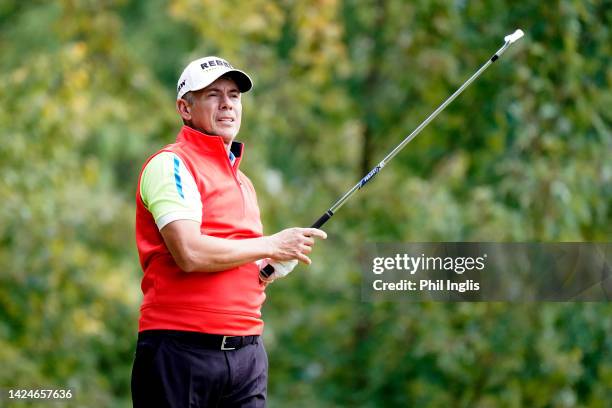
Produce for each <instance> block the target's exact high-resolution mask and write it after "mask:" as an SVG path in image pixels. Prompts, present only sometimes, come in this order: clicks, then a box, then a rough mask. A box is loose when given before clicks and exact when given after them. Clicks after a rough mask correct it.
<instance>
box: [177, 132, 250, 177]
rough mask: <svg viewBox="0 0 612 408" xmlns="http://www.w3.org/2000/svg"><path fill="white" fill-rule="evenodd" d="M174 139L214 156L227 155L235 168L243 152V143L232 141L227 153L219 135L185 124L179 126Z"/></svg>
mask: <svg viewBox="0 0 612 408" xmlns="http://www.w3.org/2000/svg"><path fill="white" fill-rule="evenodd" d="M176 141H177V142H187V143H189V144H190V145H192V146H194V147H195V148H196V149H198V150H201V151H203V152H205V153H208V154H212V155H215V156H226V157H228V156H229V160H230V163H231V165H232V167H234V168H236V169H237V168H238V166H239V165H240V161H241V159H242V156H243V153H244V144H243V143H240V142H235V141H234V142H232V145H231V146H230V151H229V154H227V153H226V150H225V144H224V143H223V138H222V137H221V136H214V135H207V134H205V133H202V132H200V131H199V130H196V129H193V128H191V127H189V126H186V125H184V126H183V127H182V128H181V131H180V132H179V134H178V136H177V138H176Z"/></svg>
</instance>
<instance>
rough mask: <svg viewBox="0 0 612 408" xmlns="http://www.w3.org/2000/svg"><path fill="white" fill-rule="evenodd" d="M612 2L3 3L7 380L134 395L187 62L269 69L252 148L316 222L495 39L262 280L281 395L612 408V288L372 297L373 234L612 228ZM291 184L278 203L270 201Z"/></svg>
mask: <svg viewBox="0 0 612 408" xmlns="http://www.w3.org/2000/svg"><path fill="white" fill-rule="evenodd" d="M611 10H612V9H611V8H610V4H609V2H608V1H604V0H599V1H598V0H591V1H584V2H578V1H573V0H558V1H555V2H535V1H530V2H522V3H520V4H518V3H516V2H510V1H504V2H500V1H491V0H487V1H481V2H467V1H450V0H440V1H433V2H430V1H417V2H403V1H399V0H370V1H354V0H344V1H341V0H317V1H306V0H282V1H276V2H269V1H261V0H255V1H246V0H240V1H235V2H231V3H230V2H213V1H200V2H194V1H190V0H173V1H165V0H151V1H148V2H142V1H136V0H107V1H103V2H93V1H87V0H63V1H57V2H52V3H49V2H18V1H4V2H2V4H0V52H1V54H2V56H3V58H2V59H1V60H0V67H1V70H0V85H1V89H2V90H3V91H2V92H1V93H0V100H1V101H2V106H3V109H2V110H1V111H0V124H1V126H0V129H1V131H0V138H1V144H0V174H1V175H2V176H1V177H0V197H2V200H3V206H2V207H0V243H1V244H0V270H1V272H0V283H1V285H0V317H1V318H0V361H2V363H3V366H4V368H3V370H1V371H0V385H1V386H3V387H6V386H15V385H19V386H22V387H23V386H26V385H31V386H34V385H37V384H40V385H45V386H58V387H59V386H65V387H74V388H75V389H76V390H77V399H78V401H77V403H76V405H78V406H92V405H97V406H122V405H127V404H128V401H129V375H130V366H131V363H132V352H133V347H134V340H135V334H136V327H137V326H136V319H137V312H138V304H139V300H140V296H139V288H138V284H139V279H140V273H141V272H140V268H139V265H138V261H137V255H136V252H135V248H134V243H133V216H134V205H133V202H134V190H135V185H136V179H137V176H138V172H139V170H140V166H141V165H142V163H143V161H144V160H145V159H146V157H147V155H148V154H150V153H152V152H153V151H155V150H157V149H158V148H159V147H160V146H161V145H163V144H165V143H169V142H171V141H172V140H173V138H174V135H175V134H176V131H177V130H178V128H179V125H180V124H179V121H178V118H177V117H176V116H175V113H174V106H173V104H174V87H175V81H176V77H177V76H178V74H179V72H180V70H181V69H182V68H183V66H184V65H185V64H186V63H187V62H188V61H190V60H191V59H193V58H195V57H197V56H201V55H208V54H218V55H222V56H223V57H225V58H227V59H229V60H230V61H232V63H233V64H234V65H236V66H238V67H244V68H245V69H247V70H248V72H249V73H250V74H252V76H253V77H254V80H255V88H254V90H253V92H250V93H249V94H246V95H245V98H244V106H245V112H244V118H243V126H242V131H241V134H240V138H241V139H243V140H245V141H246V142H247V152H246V155H247V159H246V160H245V162H244V168H245V171H246V172H247V173H248V174H249V176H251V178H252V179H253V181H254V183H255V185H256V187H257V190H258V194H259V202H260V205H261V207H262V214H263V219H264V224H265V226H266V230H267V231H268V232H274V231H275V230H278V229H280V228H283V227H287V226H290V225H306V224H309V223H310V222H312V221H314V219H316V217H318V216H319V215H320V213H322V212H323V211H324V210H325V209H326V208H327V207H328V206H329V205H330V203H331V202H333V201H334V200H335V199H336V198H337V197H338V196H339V195H340V194H342V193H343V192H344V191H345V190H346V189H348V188H349V187H350V186H351V185H352V183H354V182H356V181H357V180H358V179H359V178H360V177H361V176H363V174H364V173H365V172H367V171H368V170H369V169H370V168H371V167H372V166H373V165H374V164H375V163H376V162H377V161H378V160H380V159H381V158H382V157H383V156H384V154H385V153H386V152H387V151H388V150H389V149H390V148H391V147H393V146H394V145H396V144H397V143H398V142H399V141H400V140H401V139H402V138H403V137H404V136H405V135H407V134H408V133H409V132H410V131H411V130H412V129H413V128H414V127H416V126H417V125H418V123H420V122H421V121H422V120H423V119H424V118H425V117H426V116H427V115H428V114H429V113H430V112H431V111H433V110H434V109H435V107H436V106H437V105H438V104H439V103H440V102H442V101H443V100H444V99H445V98H446V97H447V96H448V95H450V93H451V92H453V91H454V89H456V88H457V87H458V86H459V85H460V84H461V83H463V81H464V80H465V79H466V78H467V77H468V76H469V75H471V74H472V73H473V72H474V71H475V70H476V69H477V68H478V67H479V66H480V65H481V64H482V63H484V61H485V60H486V59H487V58H489V57H490V56H491V53H492V52H493V51H495V50H496V49H497V48H499V46H500V45H501V44H500V42H501V39H502V38H503V36H504V35H505V34H507V33H508V32H510V31H512V30H513V29H515V28H517V27H521V28H523V30H525V32H526V34H527V35H526V38H525V40H523V41H522V43H519V44H518V45H517V46H516V47H514V48H513V49H512V50H510V51H509V52H508V53H507V54H506V55H504V57H503V58H502V59H501V60H500V61H499V62H498V63H496V64H495V65H494V66H493V67H491V69H489V70H488V71H487V72H486V74H484V75H483V76H482V77H481V78H480V79H479V80H478V81H477V82H476V83H474V84H473V85H472V86H471V87H470V88H469V89H468V90H467V91H466V92H465V93H464V94H463V95H462V96H461V98H460V99H458V100H457V101H456V102H454V103H453V104H452V105H451V106H449V108H448V109H447V110H446V111H445V112H444V113H443V114H442V115H441V116H440V117H439V118H438V119H436V121H435V122H433V123H432V124H430V125H429V127H428V129H426V130H425V131H423V133H422V134H421V135H420V136H419V138H418V139H416V140H415V141H414V142H413V143H412V144H411V145H410V147H409V148H407V149H406V151H404V152H402V153H401V155H399V156H398V157H397V158H396V159H395V161H394V162H393V165H392V166H389V167H388V168H386V169H385V171H384V173H382V174H381V175H380V176H378V177H377V180H376V181H375V182H373V183H372V184H369V185H368V188H367V189H364V191H362V192H360V196H359V198H355V199H354V200H353V201H351V202H350V203H348V204H347V205H346V206H345V207H343V209H342V212H340V213H339V214H338V215H337V216H336V217H334V219H333V220H332V221H331V222H330V223H329V225H327V226H326V230H327V231H328V232H329V234H330V239H329V240H328V241H326V242H325V243H322V244H320V245H319V246H318V248H317V249H316V251H315V254H314V261H315V262H314V264H313V265H312V266H311V267H310V268H309V270H308V271H306V270H304V268H300V269H299V270H298V271H296V273H294V274H292V276H291V278H290V279H287V280H285V281H282V282H279V283H276V284H274V285H273V286H271V287H270V289H269V291H268V292H269V298H268V302H267V304H266V306H265V308H264V313H265V319H266V322H267V325H266V331H265V338H266V342H267V347H268V351H269V354H270V362H271V372H270V378H271V380H270V402H271V403H270V405H271V406H286V405H288V404H289V405H291V406H338V405H340V406H345V405H349V406H353V405H357V406H373V407H378V406H434V407H437V406H440V407H442V406H444V407H447V406H466V407H467V406H470V407H472V406H476V407H490V406H508V407H515V406H516V407H519V406H530V407H531V406H532V407H549V406H550V407H572V406H586V407H604V406H608V405H609V402H610V401H612V395H611V393H610V390H612V327H611V322H612V319H610V317H611V309H610V306H608V305H607V304H592V303H585V304H579V303H573V304H545V305H512V304H502V303H491V304H440V303H365V302H362V301H361V297H360V273H359V264H358V260H359V256H360V255H361V251H362V243H363V242H364V241H398V242H402V241H406V242H408V241H438V240H439V241H462V240H465V241H470V240H481V241H606V240H609V238H610V236H611V232H612V229H611V228H612V222H610V221H611V218H612V216H611V212H610V203H611V202H612V182H611V179H612V164H611V161H610V153H611V152H612V135H611V133H610V123H611V115H610V110H609V109H607V107H608V106H611V105H612V96H611V92H610V89H611V88H610V81H611V79H612V76H611V74H610V73H611V71H610V68H609V67H610V55H612V53H611V52H610V44H612V42H611V41H610V31H609V30H610V29H609V27H610V15H611ZM278 197H283V199H278Z"/></svg>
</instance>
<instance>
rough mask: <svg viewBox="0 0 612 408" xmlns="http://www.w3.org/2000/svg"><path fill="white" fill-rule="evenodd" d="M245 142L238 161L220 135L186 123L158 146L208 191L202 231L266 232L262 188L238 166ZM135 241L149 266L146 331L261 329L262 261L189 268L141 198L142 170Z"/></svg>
mask: <svg viewBox="0 0 612 408" xmlns="http://www.w3.org/2000/svg"><path fill="white" fill-rule="evenodd" d="M243 147H244V146H243V145H242V144H241V143H237V142H234V143H233V144H232V147H231V151H232V153H234V155H235V156H236V160H235V162H234V165H233V166H232V165H231V164H230V161H229V158H228V154H227V151H226V150H225V145H224V144H223V139H222V138H221V137H219V136H208V135H205V134H203V133H201V132H199V131H197V130H194V129H192V128H190V127H188V126H183V128H182V129H181V131H180V133H179V134H178V137H177V139H176V143H173V144H170V145H168V146H166V147H164V148H163V149H161V150H160V151H159V152H157V153H156V154H158V153H160V152H163V151H170V152H173V153H175V154H176V155H177V156H178V157H180V159H181V160H182V162H183V163H184V164H185V166H186V167H187V169H188V170H189V172H190V173H191V174H192V176H193V178H194V180H195V182H196V185H197V188H198V190H199V192H200V196H201V198H202V224H201V226H200V231H201V233H202V234H206V235H210V236H214V237H219V238H226V239H246V238H256V237H261V236H262V233H263V229H262V225H261V220H260V215H259V207H258V205H257V197H256V195H255V189H254V188H253V185H252V184H251V181H250V180H249V179H248V178H247V177H246V176H245V175H244V174H243V173H242V172H241V171H240V170H238V166H239V164H240V161H241V159H242V156H243ZM154 156H155V155H153V156H151V158H153V157H154ZM151 158H149V159H148V160H147V162H146V163H145V166H146V164H147V163H148V162H149V160H151ZM143 169H144V166H143ZM141 175H142V172H141ZM136 244H137V247H138V254H139V257H140V265H141V266H142V270H143V271H144V276H143V279H142V284H141V288H142V292H143V294H144V299H143V302H142V306H141V308H140V320H139V331H143V330H151V329H168V330H186V331H196V332H203V333H211V334H223V335H235V336H238V335H241V336H245V335H254V334H261V333H262V331H263V321H262V320H261V305H262V304H263V302H264V300H265V298H266V295H265V293H264V289H265V286H264V285H263V284H262V283H260V281H259V277H258V275H259V270H258V267H257V265H256V264H255V263H249V264H245V265H242V266H239V267H237V268H233V269H229V270H226V271H221V272H214V273H208V272H191V273H186V272H184V271H182V270H181V269H180V268H179V267H178V266H177V264H176V263H175V262H174V259H173V258H172V255H171V254H170V252H169V251H168V248H166V245H165V244H164V240H163V238H162V236H161V234H160V232H159V230H158V229H157V225H156V224H155V220H154V219H153V216H152V215H151V213H150V212H149V211H148V210H147V209H146V207H145V206H144V204H143V202H142V199H141V197H140V177H139V183H138V188H137V194H136Z"/></svg>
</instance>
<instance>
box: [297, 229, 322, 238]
mask: <svg viewBox="0 0 612 408" xmlns="http://www.w3.org/2000/svg"><path fill="white" fill-rule="evenodd" d="M302 233H303V234H304V235H306V236H307V237H316V238H321V239H327V234H326V233H325V231H323V230H320V229H317V228H303V229H302Z"/></svg>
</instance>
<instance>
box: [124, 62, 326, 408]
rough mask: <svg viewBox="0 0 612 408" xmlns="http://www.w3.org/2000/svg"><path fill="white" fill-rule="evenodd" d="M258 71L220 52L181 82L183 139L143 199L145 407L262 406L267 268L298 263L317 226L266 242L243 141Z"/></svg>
mask: <svg viewBox="0 0 612 408" xmlns="http://www.w3.org/2000/svg"><path fill="white" fill-rule="evenodd" d="M251 87H252V81H251V79H250V78H249V76H248V75H247V74H245V73H244V72H242V71H240V70H238V69H235V68H233V67H232V65H230V64H229V63H228V62H227V61H225V60H224V59H221V58H219V57H215V56H210V57H205V58H201V59H198V60H195V61H193V62H191V63H190V64H189V65H187V67H186V68H185V70H184V71H183V73H182V75H181V76H180V79H179V81H178V87H177V93H178V94H177V101H176V108H177V111H178V113H179V115H180V116H181V119H182V120H183V124H184V126H183V127H182V128H181V130H180V132H179V133H178V136H177V138H176V142H175V143H173V144H170V145H167V146H166V147H164V148H163V149H161V150H160V151H158V152H157V153H155V154H154V155H153V156H152V157H151V158H149V159H148V160H147V162H146V163H145V165H144V167H143V170H142V172H141V174H140V178H139V182H138V188H137V193H136V243H137V247H138V253H139V257H140V264H141V266H142V269H143V272H144V276H143V279H142V285H141V287H142V291H143V294H144V299H143V302H142V306H141V308H140V320H139V333H138V343H137V346H136V356H135V360H134V366H133V369H132V400H133V404H134V407H214V406H221V407H263V406H265V403H266V389H267V373H268V360H267V356H266V351H265V349H264V345H263V342H262V338H261V334H262V331H263V326H264V323H263V321H262V319H261V306H262V304H263V302H264V300H265V298H266V295H265V288H266V285H267V284H268V283H269V282H270V281H272V280H274V278H278V277H282V276H284V275H285V274H286V273H288V272H290V270H289V271H286V270H285V271H283V272H282V273H280V272H279V274H278V275H276V276H275V274H276V273H277V272H274V274H273V275H272V276H271V279H265V280H266V282H264V281H262V280H261V279H260V277H259V266H258V263H257V262H258V261H261V260H265V261H266V262H272V263H274V262H280V261H291V260H299V261H301V262H303V263H306V264H310V262H311V261H310V259H309V257H308V254H309V253H310V252H311V251H312V247H313V245H314V242H315V238H325V237H326V235H325V233H324V232H323V231H321V230H318V229H314V228H289V229H286V230H283V231H281V232H278V233H276V234H274V235H270V236H264V235H263V231H262V224H261V220H260V214H259V208H258V205H257V198H256V195H255V189H254V188H253V185H252V184H251V181H250V180H249V179H248V178H247V177H246V176H245V175H244V174H243V173H242V172H241V171H240V170H239V168H240V163H241V161H242V160H243V159H244V156H245V148H244V145H243V144H242V143H238V142H236V141H234V138H235V137H236V135H237V134H238V131H239V130H240V123H241V117H242V103H241V95H242V93H244V92H247V91H249V90H250V89H251Z"/></svg>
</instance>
